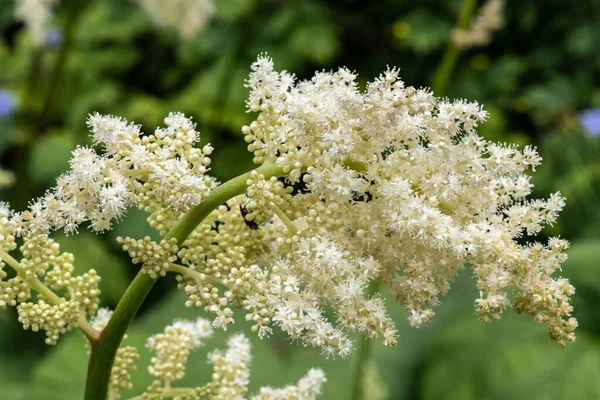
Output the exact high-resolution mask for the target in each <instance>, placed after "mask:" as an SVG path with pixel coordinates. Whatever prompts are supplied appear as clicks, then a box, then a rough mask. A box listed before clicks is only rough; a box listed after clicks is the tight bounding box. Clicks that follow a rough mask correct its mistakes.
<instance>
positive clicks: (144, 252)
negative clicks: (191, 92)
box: [0, 56, 577, 396]
mask: <svg viewBox="0 0 600 400" xmlns="http://www.w3.org/2000/svg"><path fill="white" fill-rule="evenodd" d="M247 86H248V87H249V88H250V89H251V93H250V97H249V100H248V103H247V105H248V110H249V111H251V112H255V113H257V115H256V120H255V121H254V122H252V123H251V124H250V125H249V126H245V127H243V128H242V132H243V134H244V138H245V140H246V142H247V143H248V150H249V151H251V152H253V154H254V161H255V162H256V163H257V164H262V165H261V166H260V167H259V169H257V170H256V171H253V172H250V173H247V174H245V175H243V176H241V177H238V178H235V179H233V180H232V181H230V182H227V183H225V184H223V185H221V186H219V185H217V183H216V180H215V179H214V178H212V177H210V176H208V175H207V173H208V166H209V165H210V158H209V156H210V154H211V152H212V147H211V146H210V145H206V146H204V147H203V148H201V149H200V148H196V147H195V146H196V144H197V143H198V140H199V134H198V132H196V130H195V126H194V124H193V123H192V122H191V121H190V119H188V118H186V117H185V116H184V115H182V114H178V113H174V114H170V115H169V116H168V117H167V118H166V119H165V124H166V127H165V128H159V129H157V130H156V131H155V132H154V133H153V134H151V135H143V134H142V133H141V132H140V128H139V126H137V125H134V124H129V123H127V122H126V121H124V120H122V119H119V118H116V117H112V116H100V115H98V114H94V115H92V116H90V118H89V121H88V124H89V126H90V128H91V130H92V135H93V138H94V142H95V143H96V145H98V146H99V147H102V149H103V150H104V152H103V153H102V154H98V153H96V152H95V151H94V150H92V149H90V148H78V149H77V150H76V151H75V152H74V153H73V154H74V158H73V160H72V162H71V170H70V171H69V172H68V173H66V174H65V175H63V176H61V177H60V178H59V179H58V186H57V187H56V188H55V189H54V190H52V191H50V192H48V193H47V194H46V195H45V196H44V197H43V198H41V199H38V200H37V201H35V202H34V203H33V204H32V205H31V207H30V209H29V210H28V211H25V212H23V213H19V214H14V215H13V214H10V212H9V211H8V209H7V207H4V208H6V210H3V211H2V214H1V215H0V217H2V218H1V224H0V235H2V237H3V240H2V242H1V246H2V251H3V256H2V259H3V261H4V262H7V263H9V261H10V262H11V263H12V264H14V265H11V266H12V267H13V268H14V269H15V270H17V271H18V274H17V276H15V277H14V278H11V279H8V280H5V281H4V282H3V285H2V286H1V288H0V301H1V303H0V304H1V305H16V304H18V303H23V302H25V301H27V300H28V299H29V297H30V296H31V290H30V289H32V288H33V289H36V287H34V286H36V285H33V286H32V282H33V283H35V280H37V279H39V278H41V277H44V276H45V281H44V283H45V284H46V285H48V286H49V287H50V288H51V289H52V290H62V289H64V288H65V287H67V288H69V294H68V295H67V294H65V297H64V298H63V299H60V298H58V297H57V299H58V300H57V299H54V302H53V303H52V307H59V308H60V307H62V308H64V310H63V311H61V312H63V313H64V316H61V317H60V318H59V317H54V316H56V315H59V314H58V311H56V310H55V309H52V316H53V317H52V318H55V319H56V318H58V319H57V320H56V321H54V320H53V321H47V320H45V319H43V318H41V319H40V318H38V317H36V315H37V314H36V312H37V311H36V310H34V308H33V307H32V306H29V305H27V306H23V307H22V308H23V312H22V313H21V314H22V319H23V321H25V322H24V323H26V326H31V327H38V326H46V327H47V328H48V329H49V332H50V335H51V336H52V337H54V336H55V333H56V332H61V331H63V330H68V329H70V328H71V327H73V326H75V325H76V324H77V318H76V315H79V314H83V313H87V314H89V315H94V313H95V312H96V309H97V307H98V304H97V301H95V300H89V301H88V300H86V299H88V297H93V296H94V294H95V293H97V288H96V286H95V285H96V284H97V277H96V276H95V274H94V273H92V272H90V273H88V274H87V275H83V276H81V277H76V278H74V277H72V276H71V274H72V271H73V268H72V262H73V260H72V258H70V257H68V256H60V255H59V252H58V249H57V247H55V245H54V244H53V242H51V241H50V239H48V236H47V234H48V232H49V231H50V230H52V229H64V230H65V231H66V232H67V233H71V232H74V231H76V229H77V228H78V227H79V226H80V225H81V224H82V223H86V222H89V224H90V227H91V228H92V229H93V230H96V231H103V230H106V229H110V228H111V224H112V221H114V220H118V219H119V218H120V217H121V216H123V214H124V213H125V211H126V210H127V208H128V207H130V206H137V207H139V208H141V209H142V210H144V211H147V212H149V213H150V216H149V218H148V220H149V222H150V224H151V225H152V226H153V227H154V228H156V229H157V230H158V231H159V233H160V234H161V235H162V236H165V235H166V234H167V232H168V231H169V230H171V229H174V227H175V226H176V224H177V221H182V222H183V225H186V224H187V225H186V226H187V228H185V229H188V228H189V229H188V230H187V231H186V234H185V235H183V234H182V235H180V236H179V237H178V239H177V240H176V239H175V238H174V237H173V236H172V235H171V234H170V235H169V238H170V239H163V240H162V241H161V242H160V243H155V242H152V241H151V240H150V239H149V238H145V239H143V240H134V239H131V238H125V239H119V242H120V243H121V244H122V245H123V248H124V249H125V250H126V251H127V252H128V253H129V254H130V256H131V257H132V259H133V261H134V263H138V262H139V263H142V271H143V272H144V273H147V274H148V275H149V276H150V277H151V278H153V279H156V278H158V277H160V276H164V275H165V274H166V273H167V272H175V273H177V281H178V283H179V287H180V288H181V289H184V290H185V292H186V293H187V295H188V300H187V302H186V305H187V306H188V307H197V308H203V309H204V310H205V311H206V312H207V313H209V314H211V315H214V320H213V326H214V327H215V328H223V329H225V328H227V327H228V326H229V325H230V324H232V323H233V322H234V313H233V308H242V309H245V310H246V320H248V321H249V322H251V324H252V330H254V331H256V332H257V333H258V335H259V336H260V337H265V336H268V335H269V334H270V333H271V332H272V327H273V326H278V327H279V328H280V329H282V330H283V331H284V332H286V333H287V334H288V335H289V337H290V338H291V339H292V340H295V341H298V342H300V343H302V344H303V345H306V346H314V347H318V348H321V349H322V350H323V352H324V353H325V354H327V355H335V354H339V355H341V356H345V355H347V354H349V353H350V351H351V350H352V342H351V341H350V340H349V339H348V333H349V332H358V333H361V334H364V335H366V336H368V337H371V338H376V337H381V338H382V340H383V342H384V343H385V344H386V345H395V344H396V343H397V341H398V339H397V330H396V327H395V325H394V322H393V321H392V320H391V318H390V317H389V316H388V313H387V311H386V306H385V302H384V300H383V298H382V297H381V296H380V295H378V294H377V289H378V288H381V289H383V288H385V289H387V290H388V291H389V292H390V293H391V295H392V296H393V297H394V298H395V299H396V300H398V301H400V302H402V303H403V305H404V306H405V307H406V309H407V311H408V312H409V318H408V320H409V323H410V324H411V325H413V326H415V327H419V326H423V325H424V324H427V323H428V322H429V321H430V320H431V318H432V317H433V316H434V308H435V307H436V306H437V305H438V304H439V303H440V299H441V297H442V296H443V295H445V294H446V293H447V292H448V290H449V289H450V285H451V284H452V281H453V280H454V278H455V277H456V275H457V273H458V272H459V271H460V270H461V269H463V268H464V267H465V265H469V267H470V268H471V269H472V271H473V273H474V275H475V277H476V278H477V283H476V285H477V289H478V290H479V292H480V296H479V298H478V299H476V300H475V312H476V313H477V314H478V316H479V318H480V320H481V321H482V322H488V321H494V320H497V319H499V318H500V317H501V314H502V313H503V312H504V311H505V310H506V309H507V308H509V307H511V306H512V307H513V308H514V309H515V310H516V311H517V312H521V313H527V314H531V315H532V316H533V317H534V319H535V320H536V321H537V322H541V323H544V324H546V325H547V326H548V329H549V333H550V337H552V338H553V339H555V340H556V341H557V343H558V344H559V345H560V346H563V345H565V344H566V343H567V342H571V341H573V340H574V339H575V335H574V332H573V330H574V329H575V327H576V326H577V321H576V320H575V319H574V318H571V312H572V307H571V306H570V304H569V300H570V297H571V296H572V294H573V292H574V289H573V287H572V286H571V285H570V284H569V283H568V281H566V280H565V279H561V278H554V277H553V276H552V275H553V274H554V273H555V272H556V270H557V269H559V268H560V264H561V263H562V262H563V261H564V260H565V259H566V255H565V253H564V251H565V250H566V249H567V247H568V243H567V242H566V241H564V240H561V239H558V238H552V239H550V240H549V242H548V244H547V245H543V244H540V243H531V244H525V243H526V242H525V240H523V239H524V237H525V236H528V235H536V234H537V233H539V232H540V231H541V230H542V228H543V227H544V226H545V225H551V224H553V223H554V222H555V221H556V219H557V217H558V213H559V212H560V211H561V209H562V208H563V206H564V200H563V198H562V197H561V196H560V194H559V193H556V194H552V195H551V196H550V197H549V198H548V199H546V200H541V199H533V200H532V199H529V198H528V196H529V195H530V194H531V190H532V184H531V182H530V176H529V175H528V174H529V170H535V168H536V167H537V166H538V165H539V164H540V162H541V158H540V157H539V155H538V154H537V152H536V151H535V149H534V148H532V147H529V146H527V147H525V148H524V149H522V150H519V149H518V148H517V147H516V146H513V145H502V144H497V143H492V142H488V141H486V140H484V139H482V138H481V137H479V136H478V135H477V132H476V129H477V127H478V125H479V124H480V123H482V122H484V121H485V119H486V118H487V113H486V112H485V111H483V109H482V107H481V106H480V105H479V104H477V103H469V102H466V101H463V100H456V101H449V100H447V99H439V98H436V97H434V96H433V94H432V93H431V92H430V91H429V90H427V89H415V88H413V87H406V86H405V85H404V83H403V82H402V81H401V80H400V79H399V75H398V70H396V69H388V70H386V71H385V72H384V73H383V74H382V75H380V76H379V77H378V78H376V79H375V80H374V81H373V82H371V83H369V84H368V85H367V87H366V89H365V90H364V91H360V90H359V89H358V86H357V83H356V76H355V74H354V73H352V72H351V71H350V70H348V69H340V70H338V71H337V72H331V73H328V72H319V73H317V74H316V75H315V76H314V77H313V78H312V79H311V80H309V81H302V82H297V81H296V79H295V78H294V76H293V75H291V74H289V73H287V72H285V71H284V72H277V71H275V69H274V66H273V61H272V60H271V59H269V58H267V57H265V56H260V57H259V58H258V60H257V61H256V62H255V63H253V64H252V73H251V74H250V77H249V79H248V81H247ZM184 215H185V217H183V216H184ZM189 215H201V217H202V218H199V219H198V220H197V221H196V222H194V223H193V224H189V219H187V220H186V218H188V217H189ZM200 221H201V222H200ZM198 222H200V223H199V224H198V225H196V224H197V223H198ZM180 228H181V225H177V228H175V230H180ZM181 229H183V228H181ZM190 231H191V233H190ZM188 233H189V235H188ZM18 236H22V237H24V239H25V245H24V247H23V248H22V252H23V255H24V257H25V258H24V260H23V261H21V262H18V261H16V260H14V259H12V258H8V257H10V256H8V252H10V251H12V250H14V249H15V247H16V245H15V242H14V238H15V237H18ZM6 256H8V257H6ZM178 259H179V261H178ZM11 260H12V261H11ZM9 264H10V263H9ZM0 266H4V265H0ZM6 277H7V276H6V274H4V276H3V279H4V278H6ZM40 284H41V283H40ZM38 289H40V287H39V285H37V289H36V290H38ZM46 289H47V290H48V291H49V289H48V288H46ZM38 291H39V290H38ZM42 291H44V290H42ZM513 294H514V295H515V296H514V298H513V297H512V295H513ZM42 295H43V296H42V297H44V296H46V294H45V293H42ZM44 300H46V299H44ZM63 302H69V304H75V305H76V307H75V306H72V305H69V306H67V305H62V303H63ZM46 304H47V303H44V305H43V306H40V307H42V308H44V307H46V308H47V305H46ZM70 307H73V309H75V308H77V313H71V312H70V310H71V308H70ZM326 309H330V310H331V311H333V313H334V319H335V321H333V319H330V318H328V317H327V316H326V315H325V311H324V310H326ZM49 310H50V309H49ZM36 318H38V319H36ZM181 354H182V357H183V356H184V354H185V351H183V350H182V353H181ZM185 357H187V356H185ZM215 360H217V358H215ZM161 365H162V364H161ZM165 368H166V370H169V371H171V372H170V373H171V374H172V375H170V376H169V377H167V378H165V377H164V376H161V379H166V380H173V379H177V377H178V376H179V375H180V374H181V373H182V372H181V371H180V370H177V369H176V368H175V367H173V368H170V367H169V368H167V367H165ZM166 370H165V371H166ZM161 371H162V370H161V369H160V368H158V366H157V367H156V370H155V374H163V372H161ZM164 373H166V372H164ZM157 376H158V375H157ZM215 385H216V383H215ZM215 387H216V386H215ZM223 390H226V389H223ZM227 390H229V389H227ZM232 390H233V391H234V392H235V390H237V389H232ZM149 393H152V391H150V392H149ZM228 393H229V392H228ZM231 393H233V392H231ZM235 393H236V394H235V395H236V396H237V395H238V394H239V395H241V392H240V393H237V392H235Z"/></svg>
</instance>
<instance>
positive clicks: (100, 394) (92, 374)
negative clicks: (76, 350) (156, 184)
mask: <svg viewBox="0 0 600 400" xmlns="http://www.w3.org/2000/svg"><path fill="white" fill-rule="evenodd" d="M255 171H256V172H258V173H259V174H262V175H264V177H265V178H266V179H269V178H271V177H273V176H276V177H277V176H283V175H284V172H283V169H282V168H281V167H279V166H276V165H263V166H261V167H259V168H257V169H256V170H255ZM251 173H252V171H249V172H246V173H244V174H242V175H239V176H237V177H235V178H233V179H231V180H229V181H227V182H225V183H224V184H222V185H220V186H218V187H217V188H216V189H214V190H213V191H212V192H211V194H210V196H209V197H208V198H206V199H205V200H204V201H203V202H202V203H200V204H198V205H197V206H196V207H194V208H192V209H191V210H189V211H188V212H187V213H185V214H184V215H183V217H182V218H181V219H180V220H179V222H178V223H177V225H176V226H175V227H174V228H173V229H172V230H171V231H170V232H169V233H167V235H166V236H165V239H172V238H175V239H176V240H177V244H178V245H179V246H181V245H182V244H183V242H184V241H185V239H186V238H187V237H188V236H189V235H190V234H191V233H192V232H193V230H194V229H195V228H196V226H198V225H199V224H200V223H201V222H202V221H203V220H204V219H205V218H206V217H207V216H208V215H209V214H210V213H211V212H212V211H213V210H214V209H216V208H217V207H219V206H220V205H221V204H223V203H225V202H226V201H227V200H229V199H232V198H234V197H236V196H239V195H241V194H243V193H245V192H246V189H247V183H246V182H247V181H248V179H249V178H250V174H251ZM176 272H179V271H176ZM189 272H193V271H191V270H189V271H186V273H188V274H189ZM155 282H156V279H152V278H150V277H149V276H148V275H146V274H145V273H144V272H143V271H142V270H140V271H139V272H138V274H137V275H136V276H135V278H134V279H133V281H132V282H131V284H130V285H129V287H128V288H127V290H126V291H125V294H124V295H123V297H122V298H121V300H120V301H119V304H118V305H117V308H116V309H115V312H114V314H113V316H112V318H111V319H110V321H109V322H108V324H107V326H106V328H105V329H104V331H103V332H102V333H101V335H100V339H99V340H98V341H95V342H91V343H90V344H91V354H90V361H89V364H88V375H87V381H86V387H85V400H106V398H107V395H108V384H109V380H110V372H111V369H112V365H113V362H114V360H115V354H116V353H117V350H118V349H119V345H120V344H121V340H122V339H123V335H124V334H125V332H126V331H127V328H128V327H129V325H130V324H131V322H132V321H133V318H134V317H135V314H136V313H137V311H138V309H139V308H140V306H141V305H142V303H143V301H144V299H145V298H146V296H147V295H148V293H149V292H150V289H152V286H154V283H155Z"/></svg>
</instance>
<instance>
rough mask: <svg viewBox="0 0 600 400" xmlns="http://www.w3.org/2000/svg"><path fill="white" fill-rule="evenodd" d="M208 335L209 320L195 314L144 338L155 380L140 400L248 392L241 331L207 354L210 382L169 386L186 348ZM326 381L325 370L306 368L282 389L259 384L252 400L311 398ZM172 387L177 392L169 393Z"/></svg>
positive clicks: (239, 398) (236, 398) (225, 397)
mask: <svg viewBox="0 0 600 400" xmlns="http://www.w3.org/2000/svg"><path fill="white" fill-rule="evenodd" d="M211 335H212V330H211V329H210V322H209V321H208V320H204V319H201V318H199V319H198V320H196V322H190V321H185V320H182V321H176V322H175V323H174V324H173V325H170V326H167V328H166V329H165V332H164V333H161V334H158V335H155V336H152V337H150V338H149V339H148V345H147V347H148V348H150V349H151V350H153V351H154V352H155V353H156V356H155V357H153V358H152V361H151V363H152V364H151V365H150V367H148V371H149V372H150V374H152V375H154V376H155V377H157V378H159V379H157V380H155V381H154V382H153V383H152V385H151V386H150V387H148V389H147V391H146V393H144V394H143V395H142V399H144V400H159V399H163V398H165V397H174V398H176V399H178V400H200V399H215V400H243V399H245V398H246V395H247V393H248V384H249V381H250V361H251V354H250V341H249V340H248V338H246V337H245V336H244V335H243V334H241V333H238V334H235V335H233V336H231V337H229V339H228V340H227V349H226V350H225V351H223V350H220V349H217V350H215V351H213V352H211V353H209V355H208V361H209V362H210V363H211V364H212V366H213V374H212V379H211V380H210V382H208V383H207V384H205V385H204V386H199V387H196V388H193V389H178V388H173V387H172V386H171V383H172V381H174V380H177V379H180V378H182V377H183V368H185V363H186V362H187V357H188V355H189V351H190V350H192V349H195V348H197V347H198V346H199V345H200V344H203V341H204V340H205V339H207V338H208V337H209V336H211ZM325 381H326V379H325V374H324V373H323V371H321V370H319V369H314V368H313V369H310V370H309V371H308V373H307V374H306V375H305V376H304V377H303V378H301V379H300V380H299V381H298V383H297V384H296V385H290V386H286V387H285V388H283V389H273V388H270V387H263V388H261V389H260V391H259V393H258V394H257V395H255V396H252V397H251V399H252V400H276V399H281V400H283V399H291V400H314V399H316V397H317V396H318V395H319V394H320V393H321V386H322V384H323V383H324V382H325ZM172 391H176V392H177V396H173V395H171V393H172Z"/></svg>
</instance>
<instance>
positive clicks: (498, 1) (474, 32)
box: [452, 0, 504, 49]
mask: <svg viewBox="0 0 600 400" xmlns="http://www.w3.org/2000/svg"><path fill="white" fill-rule="evenodd" d="M503 9H504V0H488V1H487V2H486V3H485V4H484V5H483V6H481V8H480V9H479V12H478V13H477V15H476V16H475V18H474V19H473V22H471V26H470V27H469V28H468V29H455V30H454V32H452V40H453V42H454V44H456V45H457V46H458V47H459V48H461V49H468V48H470V47H479V46H485V45H488V44H489V43H490V42H491V41H492V34H493V33H494V32H495V31H497V30H498V29H500V28H501V27H502V11H503Z"/></svg>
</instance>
